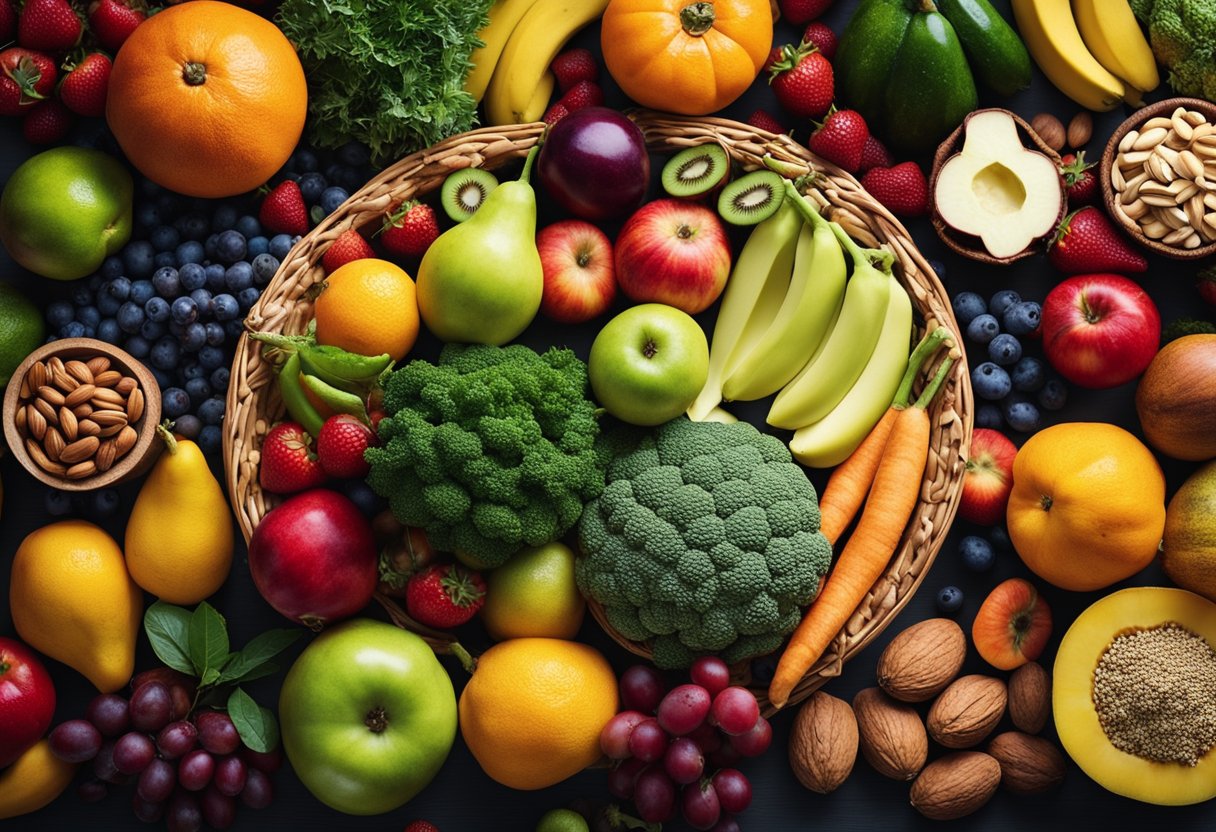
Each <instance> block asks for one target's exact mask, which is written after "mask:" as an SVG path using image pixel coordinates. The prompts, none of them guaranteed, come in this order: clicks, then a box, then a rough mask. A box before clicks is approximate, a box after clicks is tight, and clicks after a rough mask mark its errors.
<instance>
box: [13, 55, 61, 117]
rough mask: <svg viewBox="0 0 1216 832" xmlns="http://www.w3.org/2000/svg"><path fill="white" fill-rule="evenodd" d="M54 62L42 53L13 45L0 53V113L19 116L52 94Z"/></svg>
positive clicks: (54, 76)
mask: <svg viewBox="0 0 1216 832" xmlns="http://www.w3.org/2000/svg"><path fill="white" fill-rule="evenodd" d="M58 74H59V73H58V71H57V70H56V69H55V62H54V61H52V60H51V59H50V58H49V57H47V56H46V55H43V54H42V53H41V52H34V51H32V50H29V49H21V48H19V47H13V48H12V49H5V50H4V51H3V52H0V116H20V115H24V114H25V113H27V112H29V110H30V108H31V107H32V106H33V105H34V104H35V103H36V102H38V101H41V100H42V99H44V98H46V97H47V96H48V95H50V94H51V90H52V89H54V87H55V78H56V77H57V76H58Z"/></svg>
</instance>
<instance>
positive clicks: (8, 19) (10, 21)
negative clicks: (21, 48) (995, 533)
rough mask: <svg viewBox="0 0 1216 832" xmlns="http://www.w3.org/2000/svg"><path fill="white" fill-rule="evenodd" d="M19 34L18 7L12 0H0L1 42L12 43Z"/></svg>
mask: <svg viewBox="0 0 1216 832" xmlns="http://www.w3.org/2000/svg"><path fill="white" fill-rule="evenodd" d="M15 34H17V7H16V6H14V5H13V2H12V0H0V43H10V42H11V41H12V40H13V36H14V35H15Z"/></svg>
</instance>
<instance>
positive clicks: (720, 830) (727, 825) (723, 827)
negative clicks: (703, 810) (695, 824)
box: [709, 815, 743, 832]
mask: <svg viewBox="0 0 1216 832" xmlns="http://www.w3.org/2000/svg"><path fill="white" fill-rule="evenodd" d="M709 832H743V830H742V829H741V828H740V827H739V821H737V820H735V819H734V818H732V817H729V816H728V815H723V816H722V817H721V818H720V819H719V820H718V822H717V823H715V824H714V825H713V826H711V827H710V828H709Z"/></svg>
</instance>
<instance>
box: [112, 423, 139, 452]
mask: <svg viewBox="0 0 1216 832" xmlns="http://www.w3.org/2000/svg"><path fill="white" fill-rule="evenodd" d="M137 439H139V434H138V433H136V432H135V428H133V427H131V426H130V425H124V426H123V429H122V430H120V431H119V432H118V435H117V436H115V437H114V439H113V440H112V441H111V443H110V444H113V445H114V454H115V458H117V457H120V456H123V455H125V454H126V453H127V451H129V450H131V449H132V448H134V447H135V442H136V440H137Z"/></svg>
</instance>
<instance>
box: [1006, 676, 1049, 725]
mask: <svg viewBox="0 0 1216 832" xmlns="http://www.w3.org/2000/svg"><path fill="white" fill-rule="evenodd" d="M1050 716H1051V677H1050V676H1048V675H1047V671H1046V670H1044V669H1043V666H1042V665H1041V664H1039V663H1038V662H1029V663H1027V664H1024V665H1022V666H1021V667H1019V668H1018V669H1017V670H1015V671H1013V673H1011V674H1010V676H1009V718H1010V719H1012V720H1013V724H1014V725H1015V726H1017V727H1018V728H1019V729H1020V730H1022V731H1025V732H1026V733H1027V734H1037V733H1039V732H1040V731H1042V730H1043V728H1044V727H1046V725H1047V720H1048V718H1049V717H1050Z"/></svg>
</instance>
